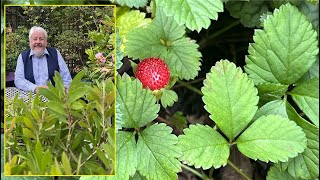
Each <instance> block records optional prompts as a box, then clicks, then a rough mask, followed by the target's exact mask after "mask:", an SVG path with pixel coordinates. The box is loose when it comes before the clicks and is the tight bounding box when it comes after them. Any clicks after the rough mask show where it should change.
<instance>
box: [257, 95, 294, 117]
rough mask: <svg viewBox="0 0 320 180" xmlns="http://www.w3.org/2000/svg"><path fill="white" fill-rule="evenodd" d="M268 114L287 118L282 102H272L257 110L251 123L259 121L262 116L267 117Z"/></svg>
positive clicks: (283, 102) (284, 104)
mask: <svg viewBox="0 0 320 180" xmlns="http://www.w3.org/2000/svg"><path fill="white" fill-rule="evenodd" d="M270 114H275V115H281V116H282V117H288V115H287V111H286V103H285V101H283V100H274V101H271V102H268V103H267V104H265V105H263V106H262V107H261V108H259V109H258V111H257V112H256V114H255V115H254V117H253V119H252V120H253V121H254V120H256V119H259V118H260V117H262V116H267V115H270Z"/></svg>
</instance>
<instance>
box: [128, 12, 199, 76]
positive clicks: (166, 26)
mask: <svg viewBox="0 0 320 180" xmlns="http://www.w3.org/2000/svg"><path fill="white" fill-rule="evenodd" d="M184 34H185V30H184V27H183V26H179V25H178V24H177V23H176V22H175V21H174V20H173V18H172V17H167V16H165V14H164V12H162V11H157V16H156V18H155V19H154V20H153V21H152V23H151V24H150V25H149V26H148V27H146V28H136V29H134V30H133V31H131V32H130V33H129V34H128V35H127V42H126V47H125V53H126V54H127V55H128V56H129V57H132V58H134V59H140V60H142V59H144V58H147V57H161V58H163V59H164V61H165V62H166V63H167V64H168V67H169V69H170V72H171V74H173V75H175V76H178V77H179V78H180V79H186V80H189V79H193V78H194V77H196V76H197V75H198V71H199V70H200V67H199V66H200V57H201V53H200V52H199V51H198V50H197V48H198V47H199V46H198V45H197V44H196V43H195V42H194V41H193V40H190V39H189V38H185V37H183V35H184ZM146 49H147V50H146Z"/></svg>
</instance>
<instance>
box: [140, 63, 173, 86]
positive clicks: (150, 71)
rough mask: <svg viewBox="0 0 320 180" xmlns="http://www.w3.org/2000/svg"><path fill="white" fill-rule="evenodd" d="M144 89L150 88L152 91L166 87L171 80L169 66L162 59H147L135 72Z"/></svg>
mask: <svg viewBox="0 0 320 180" xmlns="http://www.w3.org/2000/svg"><path fill="white" fill-rule="evenodd" d="M135 75H136V78H138V79H139V80H140V81H141V83H142V85H143V88H146V87H149V88H150V89H151V90H152V91H153V90H157V89H161V88H163V87H165V86H166V85H167V84H168V83H169V80H170V72H169V69H168V67H167V64H166V63H165V62H164V61H163V60H161V59H160V58H145V59H143V60H142V61H141V62H140V63H139V64H138V66H137V69H136V72H135Z"/></svg>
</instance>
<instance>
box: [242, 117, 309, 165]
mask: <svg viewBox="0 0 320 180" xmlns="http://www.w3.org/2000/svg"><path fill="white" fill-rule="evenodd" d="M236 144H237V147H238V149H239V151H240V152H241V153H243V154H244V155H246V156H247V157H249V158H251V159H254V160H257V159H259V160H261V161H264V162H268V161H271V162H278V161H281V162H285V161H288V158H292V157H296V156H297V155H298V153H301V152H303V151H304V149H305V148H306V146H307V139H306V135H305V133H304V132H303V131H302V129H301V128H300V127H299V126H297V125H296V123H294V122H293V121H290V120H289V119H287V118H284V117H281V116H279V115H268V116H262V117H260V118H259V119H257V120H256V121H255V122H254V123H253V124H252V125H251V126H250V127H249V128H248V129H246V131H244V132H243V133H242V134H241V135H240V137H239V138H238V139H237V141H236Z"/></svg>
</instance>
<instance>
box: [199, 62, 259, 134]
mask: <svg viewBox="0 0 320 180" xmlns="http://www.w3.org/2000/svg"><path fill="white" fill-rule="evenodd" d="M203 83H204V87H202V89H201V91H202V93H203V94H204V96H203V98H202V99H203V101H204V103H205V104H206V105H205V109H206V110H207V111H208V112H209V113H210V114H211V115H210V118H211V119H212V120H213V121H214V122H215V123H216V124H217V125H218V127H219V128H220V129H221V131H222V132H223V133H224V134H225V135H226V136H227V137H228V138H229V139H233V138H234V137H236V136H237V135H238V134H239V133H240V132H241V131H242V130H243V129H244V128H245V127H246V126H247V125H248V123H249V122H250V121H251V119H252V117H253V116H254V114H255V112H256V111H257V109H258V107H257V106H256V105H257V103H258V96H257V93H258V92H257V89H256V88H255V87H254V84H253V82H252V81H251V80H250V79H249V78H248V76H247V75H246V74H244V73H243V72H242V70H241V69H240V68H236V66H235V64H233V63H230V62H229V61H227V60H221V61H219V62H217V63H216V65H215V66H214V67H212V68H211V72H210V73H208V74H207V77H206V80H204V82H203Z"/></svg>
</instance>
